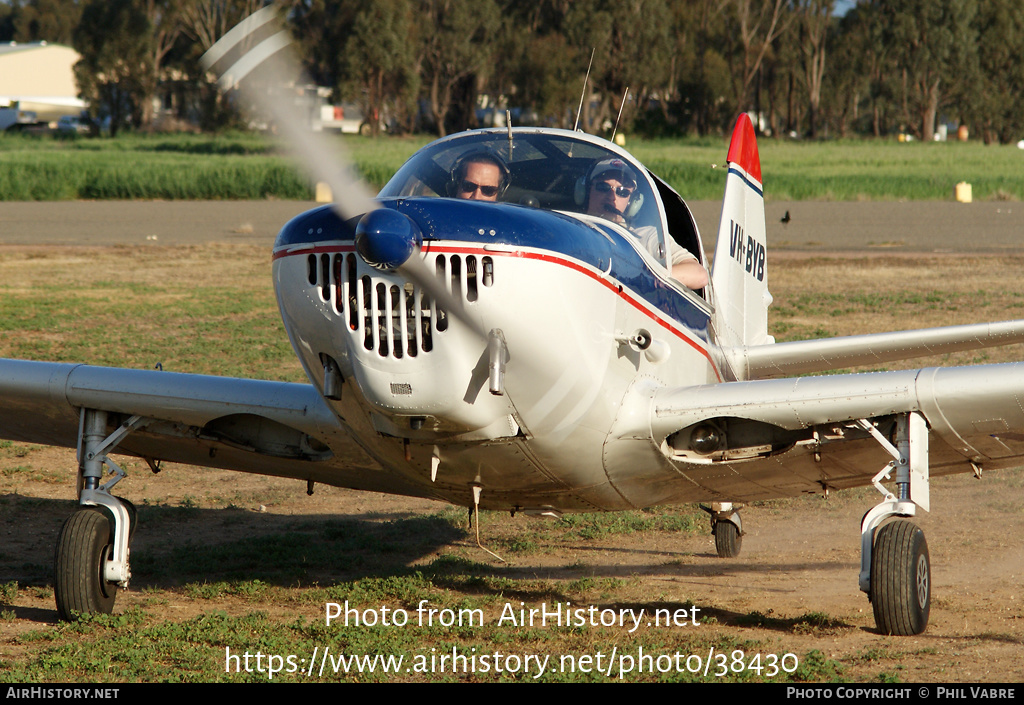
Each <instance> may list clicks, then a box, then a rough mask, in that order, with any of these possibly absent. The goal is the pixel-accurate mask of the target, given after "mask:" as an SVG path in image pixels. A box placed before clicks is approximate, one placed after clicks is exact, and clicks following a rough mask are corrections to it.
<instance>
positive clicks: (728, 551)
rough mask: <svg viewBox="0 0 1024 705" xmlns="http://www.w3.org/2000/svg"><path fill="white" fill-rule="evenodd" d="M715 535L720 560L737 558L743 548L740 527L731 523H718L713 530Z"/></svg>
mask: <svg viewBox="0 0 1024 705" xmlns="http://www.w3.org/2000/svg"><path fill="white" fill-rule="evenodd" d="M711 531H712V533H714V535H715V550H716V551H718V557H719V558H735V557H736V556H738V555H740V548H742V547H743V536H741V535H740V530H739V527H737V526H736V525H735V524H733V523H732V522H731V521H716V522H715V526H714V527H713V528H712V530H711Z"/></svg>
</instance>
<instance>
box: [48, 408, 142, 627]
mask: <svg viewBox="0 0 1024 705" xmlns="http://www.w3.org/2000/svg"><path fill="white" fill-rule="evenodd" d="M145 423H146V420H145V419H143V418H141V417H139V416H133V417H132V418H130V419H129V420H128V421H125V422H124V423H123V424H122V425H121V426H120V427H118V428H117V430H115V431H114V432H113V433H111V434H110V435H109V436H108V435H107V413H106V412H105V411H96V410H92V409H82V415H81V420H80V421H79V434H78V467H79V471H78V503H79V505H80V508H79V509H78V510H76V511H75V513H74V514H72V515H71V516H70V517H68V519H67V521H65V522H64V526H63V527H62V528H61V531H60V536H59V538H58V539H57V550H56V553H55V556H54V585H53V588H54V589H53V591H54V597H55V598H56V602H57V614H58V616H59V617H60V618H61V619H63V620H72V619H75V618H76V617H77V616H78V615H79V614H91V613H107V614H109V613H110V612H111V611H113V609H114V599H115V598H116V596H117V588H118V587H120V588H127V587H128V580H129V579H130V578H131V570H130V569H129V566H128V544H129V542H130V540H131V535H132V533H133V532H134V529H135V517H136V512H135V507H134V506H133V505H132V504H131V502H128V501H127V500H122V499H118V498H117V497H114V496H113V495H111V494H110V489H111V488H112V487H113V486H114V485H115V484H117V483H118V482H119V481H120V480H121V479H122V478H123V477H125V473H124V471H123V470H122V469H121V468H120V467H118V466H117V464H116V463H114V462H113V461H112V460H111V459H110V458H108V457H107V453H108V452H110V451H111V450H113V449H114V447H116V446H117V444H118V443H120V442H121V440H122V439H123V438H124V437H125V436H127V435H128V434H129V433H131V432H132V431H133V430H134V429H136V428H139V427H140V426H142V425H144V424H145ZM104 464H106V465H108V466H109V467H110V469H111V474H112V475H113V476H114V477H113V478H112V479H111V480H109V481H108V482H107V483H106V484H104V485H101V484H100V482H101V480H102V479H103V465H104Z"/></svg>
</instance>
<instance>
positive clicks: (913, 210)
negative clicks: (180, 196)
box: [0, 201, 1024, 254]
mask: <svg viewBox="0 0 1024 705" xmlns="http://www.w3.org/2000/svg"><path fill="white" fill-rule="evenodd" d="M315 205H316V204H315V203H311V202H308V201H58V202H47V203H35V202H8V203H0V244H6V245H60V244H67V245H71V244H73V245H145V244H154V245H184V244H195V243H199V242H211V241H213V242H238V243H249V244H265V245H267V246H268V247H269V246H270V245H271V244H272V243H273V241H274V237H275V236H276V234H277V232H278V230H280V228H281V226H282V225H284V223H286V222H287V221H288V219H289V218H291V217H293V216H295V215H298V214H299V213H301V212H303V211H305V210H308V209H309V208H312V207H314V206H315ZM690 206H691V208H692V210H693V212H694V217H695V218H696V220H697V224H698V226H699V227H700V230H701V234H702V235H703V238H704V246H705V249H707V251H708V253H709V254H710V253H711V251H712V250H713V248H714V243H715V240H716V237H717V230H718V220H719V217H720V215H721V207H722V206H721V203H720V202H718V201H694V202H692V203H691V204H690ZM765 212H766V218H767V224H768V243H769V248H770V251H772V252H780V251H781V252H784V251H803V252H822V253H825V252H861V253H863V252H874V253H897V252H940V253H941V252H951V253H957V252H963V253H986V254H998V253H1007V254H1012V253H1020V252H1024V203H1015V202H980V203H966V204H965V203H955V202H945V201H920V202H908V203H896V202H864V203H831V202H825V201H800V202H785V201H770V202H769V203H768V204H767V205H766V208H765ZM786 212H789V214H790V220H789V222H788V223H786V224H783V223H782V222H781V220H782V218H783V216H784V214H785V213H786Z"/></svg>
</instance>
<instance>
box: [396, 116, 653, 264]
mask: <svg viewBox="0 0 1024 705" xmlns="http://www.w3.org/2000/svg"><path fill="white" fill-rule="evenodd" d="M478 160H483V161H486V162H488V163H491V164H495V165H497V167H498V169H497V170H495V171H499V170H500V172H501V179H500V181H501V186H500V188H498V189H497V190H496V189H494V187H493V186H490V187H488V188H489V190H487V189H479V191H476V193H477V197H478V198H483V196H487V197H488V198H487V199H486V200H497V201H501V202H504V203H516V204H520V205H524V206H531V207H534V208H546V209H550V210H557V211H566V212H570V213H578V214H591V215H597V216H600V217H602V218H604V219H605V220H611V221H613V222H617V223H618V224H619V225H622V226H623V227H625V228H627V229H628V230H629V231H630V232H633V233H634V234H639V233H644V234H645V237H643V238H642V240H644V241H645V244H647V243H650V244H647V246H646V249H647V251H648V252H650V254H652V255H653V256H654V257H655V258H656V259H658V261H660V262H661V264H662V265H663V266H666V264H667V263H666V260H665V257H664V252H665V248H664V246H663V242H662V239H663V238H664V234H665V227H664V216H663V210H662V208H661V207H660V199H659V198H658V197H657V195H656V193H657V192H656V190H655V187H654V185H653V182H652V181H651V178H650V176H649V175H648V173H647V170H646V169H644V168H643V167H642V166H641V165H640V164H639V163H638V162H636V160H635V159H633V158H632V157H631V156H630V155H628V154H627V153H626V152H624V151H622V150H619V149H617V148H615V147H614V145H612V144H610V143H608V142H605V141H604V140H600V139H598V138H595V137H591V136H589V135H584V134H582V133H573V132H568V131H560V130H544V131H538V130H529V129H527V130H513V131H512V133H511V139H510V138H509V133H508V132H507V131H505V130H494V131H491V130H486V131H483V130H480V131H472V132H465V133H461V134H459V135H454V136H452V137H449V138H447V139H442V140H439V141H437V142H435V143H433V144H431V145H428V146H426V147H424V148H423V149H421V150H420V151H418V152H417V153H416V154H414V155H413V156H412V157H411V158H410V159H409V161H408V162H406V163H405V165H404V166H403V167H402V168H401V169H400V170H399V171H398V173H397V174H395V176H394V177H392V179H391V181H389V182H388V184H387V186H385V187H384V189H383V190H382V191H381V192H380V195H381V196H382V197H410V196H434V197H455V196H458V195H460V194H461V195H462V196H463V197H468V195H467V193H469V194H472V193H474V190H473V189H475V188H478V187H479V184H476V183H474V182H472V181H470V180H469V179H468V178H467V176H466V175H467V173H469V171H468V168H467V166H466V164H467V162H474V161H478ZM599 180H604V181H605V182H606V184H607V185H610V186H606V185H605V184H602V185H600V186H599V187H598V188H603V189H604V192H603V193H601V194H598V193H597V190H598V189H592V186H593V184H594V182H595V181H599ZM496 183H497V182H496ZM609 188H610V189H611V192H609ZM467 189H469V191H467ZM616 189H617V190H616ZM613 195H617V196H619V200H618V202H617V205H615V206H614V207H610V206H608V205H606V204H604V203H602V204H598V198H599V197H601V198H603V199H605V200H606V201H612V200H613V198H612V196H613ZM602 209H603V210H602Z"/></svg>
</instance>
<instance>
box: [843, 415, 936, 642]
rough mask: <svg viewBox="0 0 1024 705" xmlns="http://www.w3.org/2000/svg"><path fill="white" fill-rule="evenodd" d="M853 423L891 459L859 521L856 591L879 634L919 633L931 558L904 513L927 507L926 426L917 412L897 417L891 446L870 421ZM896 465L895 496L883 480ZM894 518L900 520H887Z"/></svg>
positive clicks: (924, 624) (917, 529) (928, 596)
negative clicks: (877, 497)
mask: <svg viewBox="0 0 1024 705" xmlns="http://www.w3.org/2000/svg"><path fill="white" fill-rule="evenodd" d="M857 423H858V425H859V426H860V427H861V428H863V429H864V430H866V431H868V433H870V434H871V435H872V436H874V438H875V440H877V441H878V442H879V443H880V444H881V445H882V447H883V448H885V449H886V450H887V451H888V452H889V454H890V455H891V456H892V457H893V460H892V461H891V462H890V463H889V464H888V465H886V466H885V468H883V469H882V471H881V472H879V473H878V475H876V476H875V478H874V479H873V484H874V485H875V487H876V489H878V491H879V492H881V493H882V494H883V495H884V497H885V499H884V500H883V501H882V502H880V503H879V504H877V505H876V506H875V507H873V508H872V509H871V510H870V511H869V512H868V513H867V514H865V515H864V519H863V521H862V522H861V571H860V589H861V590H863V591H864V592H866V593H867V594H868V599H869V600H871V606H872V608H873V610H874V614H875V626H876V627H877V628H878V630H879V631H880V632H882V633H883V634H894V635H897V636H912V635H914V634H920V633H922V632H923V631H924V630H925V628H926V627H927V626H928V615H929V612H930V611H931V601H932V594H931V557H930V556H929V555H928V542H927V541H925V538H924V532H923V531H922V530H921V529H920V527H918V526H917V525H916V524H914V523H913V522H911V521H908V520H907V519H906V518H905V517H912V516H914V514H915V513H916V511H917V508H918V507H920V508H921V509H923V510H925V511H928V507H929V491H928V490H929V488H928V426H927V424H926V423H925V420H924V418H923V417H922V416H921V415H920V414H918V413H916V412H910V413H907V414H903V415H901V416H899V417H898V418H897V422H896V446H893V445H892V444H891V443H889V441H888V440H887V439H886V438H885V437H884V436H882V434H881V433H880V432H879V431H878V429H877V428H875V426H874V425H873V424H871V423H870V422H869V421H859V422H857ZM894 469H895V470H896V485H897V488H898V492H899V497H898V498H897V496H896V495H894V494H893V493H892V492H889V491H888V490H886V489H885V488H884V487H883V486H882V484H881V481H882V480H883V479H888V478H889V476H890V473H891V472H892V470H894ZM892 517H901V518H896V519H892V520H891V521H888V520H889V519H891V518H892ZM883 522H886V523H883Z"/></svg>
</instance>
